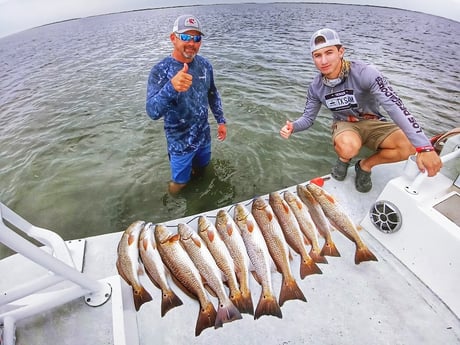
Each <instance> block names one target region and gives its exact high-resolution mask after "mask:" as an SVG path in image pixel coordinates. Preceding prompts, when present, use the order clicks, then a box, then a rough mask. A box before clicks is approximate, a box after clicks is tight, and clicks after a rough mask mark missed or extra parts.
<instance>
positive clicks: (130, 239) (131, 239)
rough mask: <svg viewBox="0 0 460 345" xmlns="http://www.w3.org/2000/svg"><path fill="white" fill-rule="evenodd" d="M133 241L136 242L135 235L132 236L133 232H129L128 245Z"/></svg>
mask: <svg viewBox="0 0 460 345" xmlns="http://www.w3.org/2000/svg"><path fill="white" fill-rule="evenodd" d="M134 242H136V236H134V234H129V235H128V246H130V245H132V244H133V243H134Z"/></svg>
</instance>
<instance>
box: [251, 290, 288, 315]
mask: <svg viewBox="0 0 460 345" xmlns="http://www.w3.org/2000/svg"><path fill="white" fill-rule="evenodd" d="M262 315H273V316H276V317H279V318H280V319H282V318H283V314H282V313H281V308H280V306H279V304H278V301H277V300H276V298H275V296H273V294H271V293H264V292H263V291H262V293H261V294H260V299H259V303H258V304H257V308H256V313H255V315H254V320H257V319H258V318H259V317H261V316H262Z"/></svg>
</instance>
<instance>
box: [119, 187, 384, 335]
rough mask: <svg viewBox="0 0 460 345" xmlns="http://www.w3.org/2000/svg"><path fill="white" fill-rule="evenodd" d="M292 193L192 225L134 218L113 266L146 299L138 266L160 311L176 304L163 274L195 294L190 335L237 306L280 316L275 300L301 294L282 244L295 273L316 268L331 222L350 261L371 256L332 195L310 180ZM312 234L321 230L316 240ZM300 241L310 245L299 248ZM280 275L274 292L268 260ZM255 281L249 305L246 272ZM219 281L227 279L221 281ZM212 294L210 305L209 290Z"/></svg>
mask: <svg viewBox="0 0 460 345" xmlns="http://www.w3.org/2000/svg"><path fill="white" fill-rule="evenodd" d="M296 192H297V193H292V192H290V191H285V192H283V193H282V194H283V197H282V196H281V194H280V193H278V192H272V193H270V194H269V198H268V203H267V201H266V200H265V199H264V198H262V197H258V198H255V199H254V200H253V201H252V207H251V211H249V210H248V208H247V207H246V206H245V205H243V204H241V203H239V204H236V205H235V206H234V207H235V209H234V217H233V218H232V217H231V216H230V214H229V211H227V210H224V209H221V210H219V211H218V212H217V215H216V220H215V223H212V222H211V221H210V220H209V217H208V216H206V215H200V216H199V218H198V228H197V231H195V230H194V229H193V228H192V227H191V226H190V225H189V224H186V223H180V224H178V225H177V231H174V232H171V231H169V229H168V227H167V226H166V225H165V224H156V225H154V224H152V223H149V222H144V221H136V222H134V223H133V224H131V225H130V226H129V227H128V229H126V230H125V231H124V233H123V235H122V238H121V239H120V242H119V244H118V258H117V262H116V265H117V269H118V272H119V274H120V275H121V276H122V277H123V279H124V280H125V281H126V282H127V283H128V284H129V285H131V287H132V289H133V296H134V305H135V308H136V310H139V309H140V307H141V305H142V304H143V303H145V302H148V301H150V300H152V297H151V295H150V294H149V292H148V291H147V290H146V289H145V288H144V286H143V285H142V283H141V281H140V279H139V272H141V273H142V272H143V271H145V272H146V273H147V275H148V276H149V278H150V280H151V281H152V282H153V284H154V285H155V286H156V287H158V288H159V289H161V291H162V302H161V316H162V317H163V316H164V315H165V314H166V313H167V312H168V311H169V310H170V309H172V308H174V307H177V306H180V305H182V304H183V302H182V301H181V299H180V298H179V297H178V296H177V295H176V293H174V291H173V290H172V288H171V285H170V284H169V282H168V276H171V277H172V279H173V280H174V282H175V283H176V285H177V286H178V287H180V288H181V289H182V290H183V291H184V292H185V293H186V294H187V295H189V296H190V297H192V298H194V299H196V300H198V302H199V305H200V309H199V315H198V320H197V322H196V326H195V336H198V335H199V334H200V333H201V332H202V331H203V330H204V329H206V328H208V327H214V328H218V327H222V325H223V324H224V323H226V322H230V321H233V320H237V319H241V318H242V316H241V314H242V313H246V314H251V315H254V319H258V318H260V317H261V316H262V315H272V316H275V317H279V318H282V312H281V308H280V307H281V306H282V305H283V303H284V302H286V301H287V300H301V301H305V302H306V298H305V296H304V294H303V292H302V290H301V289H300V288H299V286H298V284H297V282H296V279H295V277H294V275H293V273H292V271H291V267H290V260H291V259H292V257H291V256H290V255H291V254H290V248H291V249H292V250H294V252H295V253H297V254H298V255H299V257H300V277H301V279H304V278H305V277H306V276H308V275H311V274H322V271H321V269H320V268H319V266H318V265H317V263H327V259H326V257H325V256H340V254H339V251H338V250H337V248H336V246H335V244H334V242H333V240H332V235H331V230H332V229H333V228H331V224H332V225H333V226H334V227H335V228H337V229H338V230H339V231H340V232H341V233H342V234H343V235H345V236H346V237H347V238H348V239H350V240H351V241H353V242H354V243H355V245H356V251H355V263H356V264H359V263H360V262H362V261H370V260H372V261H377V258H376V257H375V255H374V254H373V253H372V252H371V251H370V250H369V248H368V247H367V246H366V245H365V243H364V242H363V241H362V239H361V238H360V236H359V234H358V230H357V228H356V227H355V225H354V224H353V222H352V221H351V219H350V218H349V217H348V215H347V214H346V213H345V212H344V211H343V209H342V208H341V206H340V205H339V204H338V203H337V201H336V200H335V199H334V198H333V197H332V196H331V195H330V194H329V193H328V192H326V191H325V190H324V189H323V188H321V187H320V186H318V185H316V184H314V183H308V184H306V185H300V184H299V185H297V190H296ZM318 234H319V235H321V237H322V238H324V245H323V247H322V248H320V244H319V239H318ZM307 245H309V246H311V249H310V251H309V252H308V251H307ZM273 263H274V265H275V267H276V270H277V271H278V272H280V273H281V275H282V282H281V287H280V293H279V297H278V299H277V298H276V297H275V295H274V290H273V286H272V278H271V274H272V273H271V265H273ZM250 272H252V275H253V276H254V278H255V279H256V281H257V283H258V284H259V285H260V286H261V293H260V298H259V302H258V304H257V306H256V309H255V312H254V307H253V302H252V296H251V291H250V284H249V274H250ZM224 283H225V284H226V285H227V287H228V293H227V292H226V291H227V288H226V287H225V286H224ZM207 291H209V292H210V293H211V294H212V295H213V296H215V297H217V300H218V305H217V311H216V309H215V307H214V305H213V303H212V302H211V299H210V298H209V294H208V292H207Z"/></svg>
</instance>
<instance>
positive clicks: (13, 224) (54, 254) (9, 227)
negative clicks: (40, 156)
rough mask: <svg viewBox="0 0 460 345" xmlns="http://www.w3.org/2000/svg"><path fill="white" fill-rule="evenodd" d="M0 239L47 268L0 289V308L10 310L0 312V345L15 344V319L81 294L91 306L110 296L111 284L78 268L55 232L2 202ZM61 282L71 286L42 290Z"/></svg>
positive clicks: (98, 304) (0, 209)
mask: <svg viewBox="0 0 460 345" xmlns="http://www.w3.org/2000/svg"><path fill="white" fill-rule="evenodd" d="M13 229H15V230H16V231H15V230H13ZM19 232H23V233H24V234H26V235H27V236H29V237H31V238H33V239H35V240H36V241H38V242H40V243H41V244H43V245H44V246H45V247H46V248H47V249H50V250H51V253H49V252H48V251H46V250H44V249H43V248H40V247H39V246H37V245H35V244H33V243H32V242H31V241H29V240H28V239H26V238H25V237H23V236H20V235H19V234H18V233H19ZM0 242H1V243H3V244H4V245H6V246H7V247H9V248H10V249H12V250H13V251H15V252H16V253H18V254H20V255H22V256H24V257H26V258H28V259H30V260H31V261H32V262H34V263H36V264H38V265H39V266H41V267H43V268H44V269H45V270H46V271H47V272H46V274H44V275H43V276H41V277H39V278H36V279H34V280H32V281H29V282H27V283H25V284H22V285H20V286H15V287H14V288H12V289H11V290H8V291H2V292H0V307H1V308H2V309H5V310H8V309H10V310H8V311H6V312H3V313H0V326H2V327H3V330H2V333H0V344H1V345H14V344H15V332H16V330H15V327H16V326H15V324H16V322H17V321H18V320H22V319H24V318H27V317H30V316H32V315H36V314H39V313H42V312H44V311H46V310H50V309H52V308H55V307H57V306H60V305H62V304H65V303H68V302H70V301H72V300H74V299H77V298H79V297H83V296H85V302H86V303H87V304H88V305H90V306H93V307H97V306H100V305H102V304H104V303H106V302H107V301H108V300H109V299H110V297H111V294H112V287H111V286H110V284H109V283H107V282H102V281H98V280H95V279H92V278H91V277H89V276H88V275H86V274H84V273H82V272H80V271H79V270H77V268H76V267H75V264H74V262H73V259H72V256H71V254H70V251H69V249H68V247H67V245H66V243H65V242H64V240H63V239H62V238H61V237H60V236H59V235H58V234H56V233H54V232H52V231H50V230H47V229H43V228H39V227H37V226H34V225H32V224H31V223H29V222H28V221H26V220H25V219H24V218H22V217H21V216H19V215H18V214H16V213H14V212H13V211H12V210H10V209H9V208H8V207H6V206H5V205H4V204H3V203H1V202H0ZM64 281H67V282H71V283H73V285H71V286H70V287H66V288H59V289H55V290H53V291H52V292H46V291H45V289H48V288H50V287H51V286H55V285H57V284H59V283H61V282H64ZM13 302H15V304H13ZM3 307H9V308H3Z"/></svg>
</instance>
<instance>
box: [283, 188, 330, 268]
mask: <svg viewBox="0 0 460 345" xmlns="http://www.w3.org/2000/svg"><path fill="white" fill-rule="evenodd" d="M283 197H284V200H285V201H286V202H287V204H288V205H289V207H290V208H291V210H292V213H293V214H294V216H295V218H296V219H297V223H298V224H299V227H300V230H301V231H302V233H303V234H304V235H305V237H306V238H307V239H308V242H310V244H311V249H310V253H309V254H310V256H311V258H312V259H313V260H314V261H315V262H316V263H323V264H327V259H326V258H325V257H324V256H323V255H321V248H320V247H319V241H318V230H317V229H316V225H315V223H314V222H313V219H312V218H311V216H310V213H309V212H308V208H307V205H305V204H304V203H303V202H302V200H300V198H299V197H298V196H297V195H295V194H294V193H291V192H290V191H285V192H284V194H283Z"/></svg>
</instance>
